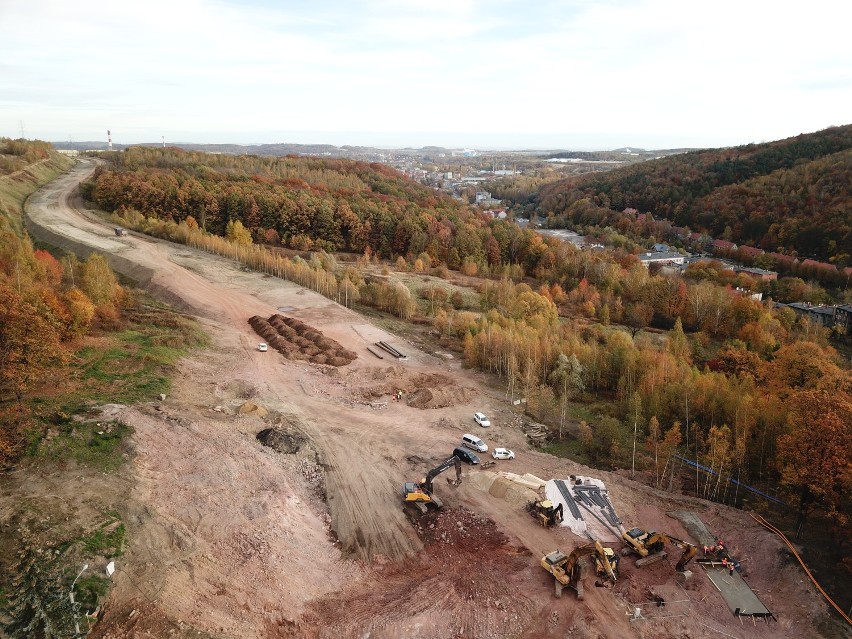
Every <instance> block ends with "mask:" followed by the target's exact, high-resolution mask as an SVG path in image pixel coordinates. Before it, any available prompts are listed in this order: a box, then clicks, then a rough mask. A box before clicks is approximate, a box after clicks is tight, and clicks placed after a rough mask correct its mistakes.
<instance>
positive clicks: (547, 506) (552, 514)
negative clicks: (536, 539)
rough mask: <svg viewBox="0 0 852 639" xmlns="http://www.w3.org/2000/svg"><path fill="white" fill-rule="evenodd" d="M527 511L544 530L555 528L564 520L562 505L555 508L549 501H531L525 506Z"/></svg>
mask: <svg viewBox="0 0 852 639" xmlns="http://www.w3.org/2000/svg"><path fill="white" fill-rule="evenodd" d="M527 510H528V511H529V513H530V514H531V515H532V516H533V517H535V520H536V521H537V522H538V523H540V524H541V525H542V526H544V527H545V528H549V527H550V526H555V525H556V524H558V523H559V522H561V521H562V520H563V519H564V516H563V514H562V504H559V505H557V506H554V505H553V502H552V501H550V500H549V499H545V500H543V501H531V502H530V503H528V504H527Z"/></svg>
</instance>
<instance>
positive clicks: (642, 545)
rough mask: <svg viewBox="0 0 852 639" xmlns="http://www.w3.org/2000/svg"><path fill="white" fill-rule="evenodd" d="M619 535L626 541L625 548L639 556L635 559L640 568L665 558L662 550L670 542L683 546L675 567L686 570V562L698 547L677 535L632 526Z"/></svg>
mask: <svg viewBox="0 0 852 639" xmlns="http://www.w3.org/2000/svg"><path fill="white" fill-rule="evenodd" d="M621 537H622V538H623V539H624V541H625V542H626V543H627V549H628V550H629V551H633V552H635V553H636V554H638V555H639V556H640V558H639V559H637V560H636V565H637V566H639V567H640V568H641V567H642V566H647V565H648V564H653V563H655V562H657V561H660V560H661V559H665V558H666V556H667V554H666V552H665V550H664V548H665V545H666V544H671V545H673V546H676V547H678V548H683V549H684V552H683V555H681V558H680V560H679V561H678V562H677V565H676V566H675V569H676V570H677V571H678V572H684V571H685V570H686V564H688V563H689V562H690V561H691V560H692V558H693V557H695V555H696V554H697V553H698V548H697V547H696V546H694V545H692V544H691V543H689V542H688V541H683V540H682V539H678V538H677V537H672V536H671V535H667V534H666V533H659V532H654V531H645V530H642V529H641V528H633V529H631V530H627V531H625V532H623V533H622V535H621Z"/></svg>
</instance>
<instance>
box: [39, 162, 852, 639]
mask: <svg viewBox="0 0 852 639" xmlns="http://www.w3.org/2000/svg"><path fill="white" fill-rule="evenodd" d="M92 168H93V167H92V165H91V164H88V163H86V162H82V163H80V164H78V166H77V167H76V168H75V169H74V171H72V172H71V173H70V174H69V175H67V176H64V177H63V178H60V179H59V180H57V181H56V182H54V183H52V184H51V185H49V186H48V187H46V188H45V189H44V190H42V191H41V192H39V193H38V194H36V195H35V196H33V197H32V198H31V199H30V201H29V203H28V207H27V209H28V216H29V223H28V228H29V229H30V231H31V232H32V233H33V234H34V235H35V236H36V237H39V238H40V239H44V240H45V241H51V242H52V243H54V244H59V245H62V246H64V247H66V248H72V249H74V250H76V251H78V252H81V253H85V252H86V251H87V250H100V251H102V252H104V253H105V254H106V255H108V256H109V258H110V261H111V263H112V264H113V266H114V268H116V269H117V270H119V271H121V272H123V273H125V274H127V275H129V276H132V277H135V278H136V279H137V280H138V281H140V283H141V284H142V285H144V286H145V287H146V288H147V289H148V290H150V291H151V292H152V293H154V294H155V295H157V296H159V297H161V298H162V299H165V300H167V301H170V302H172V303H174V304H176V305H177V306H179V307H180V308H182V309H184V310H186V311H189V312H191V313H193V314H195V315H196V316H198V317H199V318H200V320H201V321H202V322H203V324H204V325H205V328H206V329H207V330H208V331H209V333H210V334H211V336H212V345H211V347H210V348H209V349H207V350H205V351H202V352H198V353H195V354H193V355H192V356H191V357H188V358H186V359H185V360H183V361H182V362H181V363H180V365H179V371H178V375H177V377H176V380H175V382H174V389H173V393H172V395H171V396H170V397H168V398H167V399H166V400H165V401H163V402H152V403H151V404H147V405H142V406H136V407H125V408H119V409H116V411H117V413H116V415H117V417H118V418H120V419H122V420H124V421H125V422H127V423H128V424H130V425H132V426H133V428H134V434H133V436H132V438H131V441H130V444H129V445H130V448H131V452H132V454H131V455H130V461H129V469H128V473H129V477H128V478H127V480H126V481H127V482H128V483H129V485H130V488H129V498H128V499H127V500H126V501H125V502H124V503H122V504H121V505H120V506H119V509H120V511H121V513H122V515H123V518H124V520H125V522H126V523H127V527H128V539H129V549H128V552H127V554H126V556H125V557H123V558H122V559H121V561H120V567H121V569H122V570H121V572H119V573H117V575H116V578H115V581H114V588H113V589H112V591H111V594H110V597H109V600H108V602H107V604H106V606H105V613H104V616H103V619H102V620H101V621H100V623H99V624H98V625H97V626H96V628H95V629H94V632H93V636H96V637H158V636H187V637H188V636H199V635H198V634H196V633H197V632H199V631H200V632H201V633H204V634H205V635H207V636H213V637H246V638H252V637H368V636H369V637H372V638H376V637H424V638H425V637H436V638H437V637H565V636H576V637H602V638H609V637H612V638H615V637H625V636H637V637H720V636H729V637H737V638H741V637H767V638H769V637H773V638H774V637H791V638H793V637H796V638H799V637H819V636H843V632H844V631H843V630H842V629H840V628H839V627H838V626H836V625H834V624H832V623H831V622H827V621H826V619H827V617H828V613H827V607H826V606H825V605H824V604H823V602H822V601H821V600H820V599H819V598H818V595H816V593H815V590H814V589H813V588H812V587H811V586H810V585H809V584H808V583H807V582H806V579H805V577H804V575H803V574H802V573H801V571H800V570H799V569H798V568H797V567H795V566H794V565H793V564H792V562H791V561H790V560H789V557H788V556H787V555H786V554H785V553H784V552H783V550H782V548H781V545H780V543H778V542H777V540H775V539H774V538H773V537H772V536H771V535H770V534H768V533H766V532H765V531H764V530H763V529H761V528H759V527H758V526H756V525H755V524H754V523H753V522H752V521H751V519H750V518H749V517H748V516H747V515H746V514H745V513H742V512H739V511H733V510H730V509H727V508H724V507H720V506H717V505H714V504H709V503H707V502H703V501H700V500H694V499H689V498H683V497H677V496H673V495H670V494H668V493H663V492H657V491H653V490H650V489H648V488H646V487H644V486H641V485H640V484H638V483H635V482H631V481H629V480H627V479H625V478H623V477H621V476H619V475H615V474H610V473H604V472H598V471H593V470H590V469H588V468H585V467H582V466H579V465H577V464H574V463H572V462H570V461H569V460H561V459H557V458H554V457H551V456H549V455H546V454H543V453H540V452H537V451H534V450H532V449H530V448H529V447H528V445H527V443H526V439H525V436H524V435H523V433H522V432H521V430H520V428H519V420H518V419H517V417H516V415H515V414H514V413H513V412H512V411H511V407H510V406H508V404H507V402H505V400H504V398H503V397H502V395H501V394H498V393H496V392H495V391H493V390H489V387H488V386H487V385H486V384H483V383H482V381H483V379H482V377H481V376H479V375H477V374H473V373H471V372H470V371H464V370H462V369H461V367H460V366H459V364H458V363H457V362H456V361H445V360H437V359H435V358H433V357H431V356H428V355H426V354H424V353H421V352H419V351H417V350H416V349H415V348H414V347H413V346H411V345H410V344H407V343H405V342H404V341H403V340H401V339H399V338H397V337H396V336H394V335H390V334H388V333H387V332H385V331H383V330H382V329H380V328H378V327H376V326H374V325H371V324H370V323H369V322H367V321H366V320H365V319H364V318H363V317H362V316H359V315H358V314H356V313H354V312H352V311H350V310H347V309H345V308H343V307H341V306H339V305H337V304H335V303H333V302H331V301H329V300H327V299H325V298H323V297H321V296H319V295H317V294H315V293H313V292H311V291H308V290H305V289H303V288H301V287H299V286H296V285H294V284H291V283H288V282H284V281H281V280H278V279H275V278H271V277H266V276H263V275H259V274H255V273H250V272H245V271H243V270H241V269H240V268H238V267H236V266H235V265H234V264H232V263H231V262H229V261H227V260H223V259H220V258H216V257H214V256H211V255H208V254H205V253H201V252H198V251H194V250H192V249H188V248H186V247H183V246H179V245H173V244H170V243H168V242H162V241H158V240H153V239H151V238H147V237H143V236H138V235H136V234H133V233H131V234H130V235H128V236H125V237H121V238H118V237H115V236H114V235H113V233H112V229H111V227H110V226H109V225H107V224H104V223H102V222H100V221H98V219H97V218H96V217H95V216H93V215H92V214H91V213H86V212H84V211H80V210H79V209H77V208H75V207H74V206H73V202H74V201H73V198H72V197H71V192H72V189H73V187H74V185H76V184H77V183H78V182H79V180H80V179H82V178H83V177H85V176H86V175H87V174H88V173H89V172H90V171H91V170H92ZM86 247H88V248H86ZM277 312H281V313H282V314H284V315H289V316H293V317H296V318H298V319H300V320H302V321H304V322H305V323H307V324H309V325H311V326H313V327H315V328H316V329H318V330H319V331H321V332H322V333H323V334H325V335H326V336H328V337H330V338H332V339H334V340H336V341H337V342H339V343H340V344H341V345H342V346H343V347H345V348H348V349H350V350H352V351H354V352H355V353H357V355H358V358H357V359H356V360H355V361H354V362H352V363H351V364H349V365H347V366H344V367H340V368H334V367H329V366H317V365H313V364H309V363H307V362H300V361H289V360H287V359H285V358H284V357H283V356H281V355H280V354H279V353H277V352H274V351H271V350H270V351H269V352H266V353H261V352H258V351H257V350H256V344H257V342H258V341H260V339H259V338H258V336H257V335H256V334H255V333H254V331H253V330H252V329H251V327H250V326H249V325H248V319H249V317H251V316H253V315H260V316H262V317H269V316H270V315H272V314H274V313H277ZM378 340H385V341H388V342H390V343H392V344H394V345H396V346H397V347H398V348H399V349H400V350H402V351H403V352H405V354H406V355H408V359H407V360H405V361H393V362H391V361H389V360H388V359H385V360H378V359H377V358H375V357H374V356H373V355H371V354H370V353H369V352H368V351H367V350H366V346H367V345H368V344H372V343H374V342H376V341H378ZM396 389H402V390H403V391H404V393H405V397H406V398H408V397H412V396H415V394H416V393H418V392H419V393H421V394H422V392H423V391H424V389H425V390H428V391H429V393H430V394H431V396H432V397H434V398H436V399H435V400H434V401H432V402H431V403H427V404H426V405H429V406H434V405H437V406H440V407H439V408H427V409H423V408H416V407H415V405H422V403H420V404H417V403H415V405H409V403H407V402H406V401H403V402H393V401H392V400H391V395H392V393H393V392H394V390H396ZM421 396H422V395H421ZM153 399H154V398H152V400H153ZM248 400H251V401H252V402H254V403H256V404H258V405H260V406H262V407H263V408H265V409H266V410H268V411H269V412H270V414H269V415H268V416H267V417H265V418H260V417H257V416H253V415H241V414H239V412H238V408H239V407H240V406H241V405H242V404H243V403H245V402H246V401H248ZM477 410H481V411H484V412H485V413H486V414H488V415H489V417H490V418H491V421H492V423H493V424H494V425H493V426H492V428H490V429H488V430H483V429H480V428H479V427H478V426H476V425H475V424H474V422H473V419H472V413H473V412H474V411H477ZM273 424H279V425H281V426H282V427H284V428H286V429H288V430H289V431H290V432H291V433H295V434H297V435H298V437H299V438H302V441H303V445H302V446H301V447H300V449H299V450H298V452H296V453H294V454H281V453H279V452H275V451H274V450H272V449H271V448H268V447H265V446H262V445H261V444H260V443H259V442H258V441H257V439H256V438H255V435H256V434H257V433H258V432H259V431H260V430H262V429H264V428H267V427H269V426H270V425H273ZM464 432H475V433H477V434H478V435H480V436H482V437H483V438H484V439H485V440H486V441H487V443H488V444H489V446H491V447H494V446H507V447H509V448H512V449H514V450H515V451H516V453H517V455H518V458H517V459H516V460H512V461H504V462H499V463H498V465H497V466H495V467H492V468H489V469H488V470H481V469H473V468H472V467H469V466H466V467H465V477H464V481H463V483H462V485H461V486H460V487H458V488H455V489H453V488H450V487H449V486H447V485H446V484H445V483H443V481H442V478H438V480H436V484H435V485H436V487H437V491H438V493H439V494H440V496H441V498H442V499H443V501H444V503H445V509H444V510H443V511H441V512H440V513H437V514H430V515H428V516H426V518H424V519H423V520H421V521H420V522H419V524H418V528H419V530H420V534H418V530H417V529H416V528H415V526H414V525H412V522H411V521H409V519H408V517H407V516H406V513H405V511H404V509H403V508H402V504H401V500H400V489H401V485H402V483H403V482H405V481H415V480H419V479H420V478H422V476H423V475H425V473H426V472H427V471H428V470H429V468H431V467H433V466H434V465H435V464H436V463H437V462H439V461H441V460H442V459H444V458H445V457H447V456H448V455H449V454H451V452H452V449H453V448H454V447H455V446H456V445H457V444H458V443H459V442H460V437H461V435H462V434H463V433H464ZM483 458H485V457H484V456H483ZM499 470H511V471H512V472H516V473H520V474H523V473H527V472H529V473H532V474H535V475H537V476H539V477H542V478H545V479H548V478H552V477H562V478H564V477H567V476H568V475H569V474H572V473H580V474H584V475H592V476H597V477H600V478H602V479H603V480H604V481H605V482H607V486H608V488H609V490H610V498H611V500H612V501H613V503H614V505H615V507H616V509H617V511H618V513H619V515H620V517H621V518H622V519H623V520H624V522H625V523H626V524H627V525H630V526H632V525H641V526H643V527H645V528H650V529H657V530H665V531H666V532H669V533H671V534H673V535H675V536H677V537H682V538H688V535H687V533H686V531H685V530H684V529H683V527H682V526H681V525H680V523H679V522H678V521H676V520H674V519H672V518H670V517H667V516H666V514H665V513H666V512H667V511H670V510H675V509H681V510H694V511H696V512H698V514H699V515H700V516H701V517H702V518H704V520H705V522H706V523H707V524H708V526H709V527H710V529H711V530H713V531H714V532H718V533H719V534H722V535H724V536H725V538H726V539H728V540H729V543H730V544H733V548H734V550H735V552H737V553H739V555H740V556H743V557H747V558H748V562H745V563H744V566H745V568H746V571H745V574H744V576H745V577H746V579H747V580H748V581H749V583H750V584H752V586H753V587H754V588H755V589H756V590H757V591H758V593H759V595H760V597H761V598H762V599H763V601H764V603H766V605H767V606H768V607H769V608H770V609H771V610H772V611H773V612H774V613H775V614H776V617H777V618H778V621H777V622H771V623H770V624H765V623H758V624H757V625H755V626H752V623H751V622H750V621H749V620H746V623H747V625H743V622H741V621H740V620H738V619H737V618H735V617H733V616H732V615H731V613H730V612H729V611H728V609H727V607H726V605H725V603H724V602H723V601H722V599H721V597H719V595H718V593H717V592H716V591H715V589H714V587H713V585H712V584H711V583H710V582H709V581H708V579H707V578H706V575H704V574H703V572H702V569H701V568H698V567H697V566H693V570H694V573H695V574H694V575H693V577H692V579H691V580H689V581H688V582H686V584H685V586H682V585H680V584H679V582H678V580H676V578H675V572H674V569H673V566H674V562H675V561H676V557H677V552H676V551H675V552H673V553H672V557H673V559H669V560H667V561H663V562H660V563H658V564H655V565H653V566H649V567H646V568H644V569H641V570H640V569H637V568H635V566H633V560H632V559H631V558H625V559H623V560H622V575H621V578H620V579H619V581H618V583H617V584H616V585H615V587H613V588H611V589H609V588H596V587H594V577H593V576H590V577H589V578H587V580H586V597H585V599H584V601H582V602H577V601H576V598H575V597H574V596H573V593H572V592H571V591H566V592H565V594H564V595H563V597H562V598H561V599H555V598H554V597H553V588H552V581H551V578H550V577H549V575H547V574H546V573H545V572H544V571H543V570H542V569H541V568H540V567H539V566H538V562H539V559H540V558H541V556H542V555H543V554H545V553H547V552H550V551H552V550H554V549H555V548H560V549H563V550H569V549H571V548H573V547H575V546H577V545H580V544H582V543H584V540H582V539H579V538H577V537H575V536H573V535H572V534H571V533H570V532H568V531H567V530H565V529H559V530H547V529H544V528H542V527H540V526H538V525H537V524H536V523H535V522H534V521H533V520H532V518H530V517H529V515H528V514H527V513H526V512H525V511H524V509H523V505H522V504H521V503H519V502H520V501H521V496H519V494H518V493H517V492H516V491H510V492H506V491H505V490H502V491H501V490H496V489H494V488H493V487H491V486H493V484H494V482H492V481H490V478H489V477H488V476H487V475H485V473H490V472H494V471H499ZM483 487H485V488H483ZM489 487H490V488H489ZM33 490H37V487H34V488H33ZM616 546H618V544H616ZM656 596H663V597H664V598H665V599H666V600H667V601H671V602H677V603H672V604H671V605H670V606H669V607H668V608H667V609H666V614H663V613H661V612H660V611H659V609H656V608H653V609H652V608H648V607H646V606H645V604H646V603H647V602H649V601H652V600H653V599H654V597H656ZM637 604H639V605H641V606H642V607H643V610H644V611H645V615H644V616H645V617H646V619H644V620H640V621H633V622H631V621H629V618H628V615H629V612H630V611H632V610H633V609H634V607H635V606H636V605H637ZM651 617H654V618H651ZM202 636H203V635H202Z"/></svg>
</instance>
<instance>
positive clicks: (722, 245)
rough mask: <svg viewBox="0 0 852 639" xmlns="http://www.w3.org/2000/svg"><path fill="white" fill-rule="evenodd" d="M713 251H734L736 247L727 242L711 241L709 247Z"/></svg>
mask: <svg viewBox="0 0 852 639" xmlns="http://www.w3.org/2000/svg"><path fill="white" fill-rule="evenodd" d="M710 246H712V247H713V250H714V251H736V250H737V245H736V244H734V243H733V242H729V241H728V240H713V242H712V243H711V245H710Z"/></svg>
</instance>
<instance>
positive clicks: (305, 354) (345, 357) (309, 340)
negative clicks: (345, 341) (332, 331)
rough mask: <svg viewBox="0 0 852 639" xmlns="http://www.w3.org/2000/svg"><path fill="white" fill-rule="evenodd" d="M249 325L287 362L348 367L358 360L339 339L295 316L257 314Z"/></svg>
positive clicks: (250, 319)
mask: <svg viewBox="0 0 852 639" xmlns="http://www.w3.org/2000/svg"><path fill="white" fill-rule="evenodd" d="M249 324H250V325H251V327H252V328H253V329H254V331H255V333H257V334H258V335H260V336H261V337H262V338H263V339H264V340H265V341H266V343H267V344H269V346H271V347H272V348H274V349H275V350H276V351H278V352H279V353H281V354H282V355H283V356H284V357H286V358H287V359H301V360H308V361H309V362H311V363H313V364H329V365H331V366H346V365H347V364H349V363H350V362H352V361H354V360H355V359H356V358H357V357H358V355H356V354H355V353H354V352H352V351H350V350H349V349H346V348H343V347H342V346H341V345H340V344H339V343H338V342H336V341H335V340H333V339H331V338H329V337H326V336H325V335H323V334H322V332H320V331H318V330H317V329H315V328H313V327H311V326H308V325H307V324H305V323H304V322H302V321H301V320H297V319H296V318H294V317H285V316H284V315H278V314H275V315H272V316H270V317H269V318H268V319H264V318H262V317H260V316H259V315H254V316H252V317H251V318H249Z"/></svg>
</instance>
